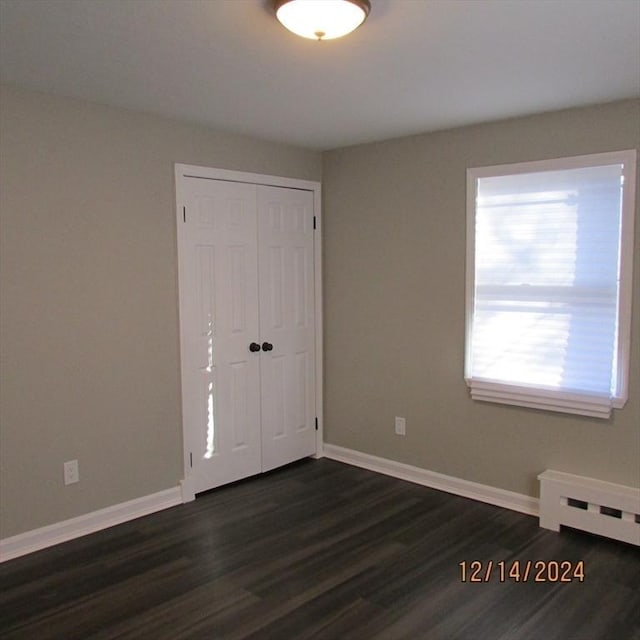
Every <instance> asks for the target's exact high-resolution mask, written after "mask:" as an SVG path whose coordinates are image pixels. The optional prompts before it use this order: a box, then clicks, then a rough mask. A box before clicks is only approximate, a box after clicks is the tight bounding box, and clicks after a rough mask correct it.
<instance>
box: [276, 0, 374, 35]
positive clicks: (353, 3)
mask: <svg viewBox="0 0 640 640" xmlns="http://www.w3.org/2000/svg"><path fill="white" fill-rule="evenodd" d="M273 5H274V9H275V11H276V16H277V17H278V20H279V21H280V22H281V23H282V24H283V25H284V26H285V27H286V28H287V29H289V31H293V33H295V34H297V35H299V36H302V37H303V38H310V39H311V40H331V39H333V38H340V37H341V36H345V35H347V33H351V32H352V31H353V30H354V29H356V28H357V27H359V26H360V25H361V24H362V23H363V22H364V20H365V18H366V17H367V16H368V15H369V11H370V9H371V5H370V4H369V1H368V0H275V1H274V3H273Z"/></svg>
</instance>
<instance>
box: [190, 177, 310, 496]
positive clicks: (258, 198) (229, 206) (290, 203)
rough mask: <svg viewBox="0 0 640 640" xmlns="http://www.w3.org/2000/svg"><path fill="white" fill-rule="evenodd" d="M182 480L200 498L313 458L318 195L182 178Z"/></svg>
mask: <svg viewBox="0 0 640 640" xmlns="http://www.w3.org/2000/svg"><path fill="white" fill-rule="evenodd" d="M182 199H183V202H184V204H183V209H182V211H181V214H182V220H179V221H178V225H182V228H181V229H179V230H178V231H179V253H180V257H179V263H180V331H181V346H182V393H183V425H184V438H185V453H186V457H187V460H186V462H187V465H188V466H187V475H188V476H190V477H191V480H192V483H193V487H194V491H195V493H198V492H200V491H205V490H207V489H211V488H213V487H216V486H219V485H222V484H226V483H228V482H233V481H235V480H239V479H241V478H245V477H248V476H251V475H254V474H257V473H260V472H263V471H268V470H270V469H273V468H275V467H278V466H281V465H284V464H287V463H289V462H292V461H293V460H297V459H300V458H303V457H305V456H308V455H312V454H314V453H315V452H316V433H315V430H316V417H315V416H316V411H315V322H314V321H315V311H314V254H313V252H314V239H313V234H314V229H313V227H314V224H313V219H314V218H313V193H312V192H311V191H306V190H302V189H290V188H284V187H273V186H264V185H257V184H247V183H242V182H232V181H226V180H215V179H206V178H200V177H187V176H185V177H183V178H182Z"/></svg>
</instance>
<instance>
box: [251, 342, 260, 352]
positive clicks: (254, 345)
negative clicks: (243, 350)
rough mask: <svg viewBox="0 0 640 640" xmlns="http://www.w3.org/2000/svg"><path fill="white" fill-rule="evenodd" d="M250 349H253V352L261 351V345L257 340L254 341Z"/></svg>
mask: <svg viewBox="0 0 640 640" xmlns="http://www.w3.org/2000/svg"><path fill="white" fill-rule="evenodd" d="M249 351H251V352H252V353H255V352H256V351H260V345H259V344H258V343H257V342H252V343H251V344H250V345H249Z"/></svg>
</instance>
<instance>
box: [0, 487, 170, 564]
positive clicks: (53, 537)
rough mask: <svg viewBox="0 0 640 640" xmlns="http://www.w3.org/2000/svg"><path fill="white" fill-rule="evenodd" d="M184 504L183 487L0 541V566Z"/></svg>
mask: <svg viewBox="0 0 640 640" xmlns="http://www.w3.org/2000/svg"><path fill="white" fill-rule="evenodd" d="M178 504H182V494H181V491H180V487H175V488H173V489H166V490H165V491H159V492H158V493H152V494H151V495H148V496H143V497H142V498H136V499H135V500H129V501H128V502H122V503H120V504H115V505H113V506H112V507H107V508H106V509H99V510H98V511H92V512H91V513H86V514H84V515H82V516H78V517H77V518H71V519H70V520H63V521H62V522H56V523H55V524H51V525H49V526H46V527H41V528H40V529H33V530H32V531H27V532H25V533H20V534H18V535H16V536H12V537H10V538H4V539H3V540H0V562H5V561H7V560H11V559H13V558H17V557H19V556H23V555H26V554H27V553H32V552H33V551H38V550H40V549H44V548H46V547H51V546H53V545H54V544H60V543H61V542H66V541H67V540H73V539H74V538H79V537H80V536H85V535H87V534H89V533H94V532H95V531H100V530H101V529H106V528H107V527H112V526H114V525H116V524H121V523H123V522H127V521H129V520H134V519H135V518H139V517H141V516H146V515H149V514H150V513H155V512H156V511H162V510H163V509H168V508H169V507H175V506H176V505H178Z"/></svg>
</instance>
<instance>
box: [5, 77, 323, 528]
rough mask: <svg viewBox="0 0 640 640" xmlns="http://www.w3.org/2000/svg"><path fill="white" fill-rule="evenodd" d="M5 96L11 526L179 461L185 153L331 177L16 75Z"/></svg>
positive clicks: (302, 157)
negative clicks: (179, 238)
mask: <svg viewBox="0 0 640 640" xmlns="http://www.w3.org/2000/svg"><path fill="white" fill-rule="evenodd" d="M1 99H2V102H1V104H0V106H1V109H0V118H1V119H0V126H1V129H0V136H1V138H0V139H1V144H0V153H1V156H0V162H1V164H0V179H1V191H2V200H1V201H0V212H1V215H2V246H1V259H2V263H1V277H2V281H1V289H0V290H1V294H2V298H1V301H0V303H1V312H2V325H1V329H2V359H1V361H2V362H1V364H2V371H1V375H2V390H1V393H2V398H1V402H0V410H1V414H0V426H1V432H0V435H1V440H0V451H1V456H2V457H1V476H0V490H1V494H0V504H1V514H2V515H1V520H0V535H1V537H7V536H11V535H13V534H17V533H20V532H23V531H27V530H30V529H33V528H36V527H40V526H43V525H47V524H50V523H53V522H56V521H60V520H64V519H67V518H71V517H74V516H78V515H80V514H83V513H87V512H89V511H93V510H95V509H100V508H103V507H106V506H109V505H113V504H116V503H120V502H123V501H126V500H130V499H132V498H136V497H139V496H143V495H147V494H150V493H154V492H156V491H161V490H163V489H167V488H170V487H175V486H176V485H177V483H178V481H179V480H180V479H181V477H182V453H181V450H182V443H181V424H180V390H179V352H178V309H177V286H176V279H177V275H176V269H177V267H176V238H175V217H174V215H175V214H174V211H175V195H174V178H173V163H175V162H182V163H189V164H199V165H205V166H213V167H222V168H226V169H236V170H242V171H251V172H257V173H268V174H274V175H283V176H290V177H294V178H302V179H310V180H319V179H320V176H321V157H320V154H318V153H314V152H310V151H305V150H301V149H295V148H292V147H287V146H282V145H277V144H273V143H268V142H263V141H258V140H253V139H250V138H246V137H241V136H233V135H227V134H222V133H216V132H214V131H211V130H209V129H205V128H200V127H196V126H188V125H184V124H180V123H177V122H173V121H170V120H164V119H161V118H157V117H154V116H151V115H147V114H142V113H136V112H131V111H125V110H120V109H113V108H108V107H103V106H99V105H95V104H91V103H88V102H83V101H78V100H70V99H65V98H59V97H52V96H48V95H45V94H39V93H33V92H29V91H24V90H20V89H17V88H14V87H3V90H2V95H1ZM74 458H77V459H78V460H79V462H80V483H79V484H77V485H72V486H69V487H65V486H64V485H63V482H62V463H63V462H64V461H65V460H70V459H74Z"/></svg>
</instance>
